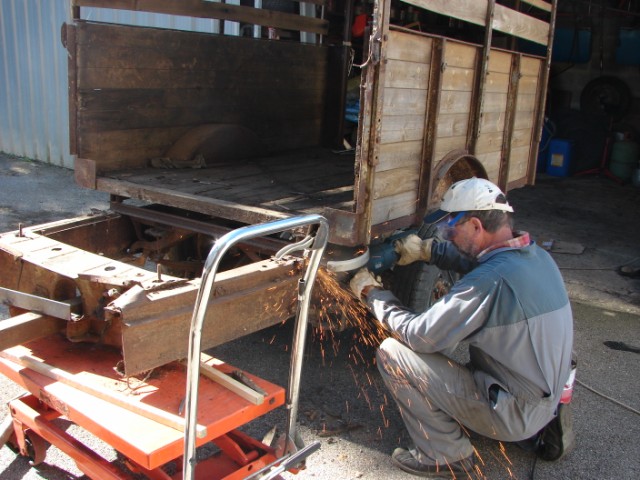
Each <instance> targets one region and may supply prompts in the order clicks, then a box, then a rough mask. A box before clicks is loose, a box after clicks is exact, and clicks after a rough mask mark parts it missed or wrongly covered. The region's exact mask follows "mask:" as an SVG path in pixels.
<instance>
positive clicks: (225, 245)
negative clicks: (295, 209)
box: [182, 215, 329, 480]
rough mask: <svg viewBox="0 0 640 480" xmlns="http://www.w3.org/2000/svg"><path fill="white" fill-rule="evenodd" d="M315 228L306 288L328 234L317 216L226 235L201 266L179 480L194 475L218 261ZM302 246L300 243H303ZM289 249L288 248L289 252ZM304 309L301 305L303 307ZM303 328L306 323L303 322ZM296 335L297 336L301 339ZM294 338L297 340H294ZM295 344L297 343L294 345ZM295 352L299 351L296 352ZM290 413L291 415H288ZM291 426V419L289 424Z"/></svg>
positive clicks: (293, 401) (191, 333)
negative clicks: (260, 241) (203, 357)
mask: <svg viewBox="0 0 640 480" xmlns="http://www.w3.org/2000/svg"><path fill="white" fill-rule="evenodd" d="M313 224H317V225H318V229H317V231H316V233H315V239H314V242H313V245H312V247H311V250H312V254H311V260H310V262H309V266H308V267H307V270H306V272H305V276H304V281H305V282H306V283H307V284H310V285H312V284H313V281H314V280H315V273H316V272H317V268H318V266H319V264H320V258H321V257H322V254H323V252H324V248H325V246H326V244H327V239H328V233H329V224H328V222H327V220H326V219H325V218H324V217H322V216H321V215H305V216H301V217H292V218H286V219H283V220H276V221H273V222H269V223H264V224H260V225H253V226H248V227H243V228H239V229H238V230H234V231H232V232H229V233H227V234H226V235H224V236H223V237H221V238H220V239H218V241H216V243H215V244H214V245H213V247H212V248H211V251H210V252H209V255H208V256H207V259H206V261H205V264H204V269H203V273H202V279H201V283H200V289H199V290H198V296H197V298H196V303H195V306H194V309H193V315H192V317H191V328H190V331H189V353H188V357H187V386H186V395H185V397H186V399H185V406H186V410H185V431H184V464H183V469H182V478H183V479H184V480H193V478H194V474H195V467H196V463H197V462H196V434H197V429H196V427H197V420H198V419H197V416H198V381H199V377H200V351H201V343H202V342H201V340H202V326H203V323H204V318H205V314H206V310H207V306H208V304H209V299H210V297H211V293H212V291H213V288H212V287H213V283H214V280H215V276H216V273H217V271H218V267H219V265H220V261H221V260H222V257H223V256H224V254H225V253H226V252H227V251H228V250H229V249H230V248H231V247H232V246H233V245H235V244H237V243H240V242H242V241H245V240H248V239H250V238H254V237H259V236H265V235H271V234H274V233H279V232H282V231H285V230H291V229H294V228H299V227H303V226H308V225H313ZM303 242H304V241H303ZM290 250H291V248H290V247H289V248H288V251H290ZM306 293H307V292H304V293H303V295H301V296H302V297H305V298H306V302H304V303H306V306H303V307H301V312H305V313H304V315H305V316H304V318H305V320H306V312H307V311H308V296H306ZM303 305H304V304H303ZM300 318H303V317H302V316H299V317H298V323H299V319H300ZM305 324H306V321H305ZM297 329H301V330H302V332H301V334H303V333H306V325H305V326H304V327H297ZM301 334H300V336H301ZM296 338H297V337H296ZM296 343H298V342H297V341H296ZM296 350H299V347H297V348H296ZM295 358H296V359H298V358H299V359H300V360H301V359H302V356H301V354H300V353H297V354H296V357H295ZM295 363H296V368H295V370H294V369H292V372H298V373H297V375H299V371H301V366H298V365H297V363H298V360H296V362H295ZM291 386H293V387H294V388H295V392H290V393H289V397H291V396H292V394H293V393H295V395H294V396H293V398H291V402H290V403H291V405H294V406H295V408H296V410H297V404H298V402H297V395H298V388H299V378H298V379H297V380H295V381H293V380H291V379H290V389H291ZM290 413H291V412H290ZM293 421H294V422H295V418H294V420H293ZM289 423H291V415H290V419H289Z"/></svg>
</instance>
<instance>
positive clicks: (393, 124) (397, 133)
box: [380, 115, 424, 144]
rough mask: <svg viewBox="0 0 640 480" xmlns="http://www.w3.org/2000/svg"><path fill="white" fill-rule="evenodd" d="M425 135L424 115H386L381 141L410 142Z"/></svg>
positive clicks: (383, 120)
mask: <svg viewBox="0 0 640 480" xmlns="http://www.w3.org/2000/svg"><path fill="white" fill-rule="evenodd" d="M423 137H424V115H404V116H402V115H385V116H383V117H382V125H381V127H380V143H381V144H387V143H396V142H410V141H414V140H421V139H422V138H423Z"/></svg>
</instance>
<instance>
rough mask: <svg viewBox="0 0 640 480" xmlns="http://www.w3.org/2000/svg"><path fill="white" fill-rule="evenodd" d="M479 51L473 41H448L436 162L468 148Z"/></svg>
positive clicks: (436, 142)
mask: <svg viewBox="0 0 640 480" xmlns="http://www.w3.org/2000/svg"><path fill="white" fill-rule="evenodd" d="M479 53H480V48H479V47H477V46H474V45H468V44H464V43H460V42H456V41H448V42H447V44H446V48H445V51H444V57H443V63H444V66H445V68H444V71H443V72H442V87H441V90H442V91H441V94H440V101H439V105H438V112H437V118H438V125H437V127H436V137H435V146H434V154H433V157H434V161H436V162H437V161H439V160H441V159H442V158H443V157H444V156H445V155H446V154H447V153H449V152H450V151H452V150H457V149H465V148H466V143H467V132H468V130H469V122H470V115H471V110H472V108H471V107H472V104H471V102H472V101H473V95H474V94H473V90H474V86H475V75H476V71H475V69H476V64H477V56H478V54H479Z"/></svg>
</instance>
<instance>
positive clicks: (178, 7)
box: [72, 0, 329, 35]
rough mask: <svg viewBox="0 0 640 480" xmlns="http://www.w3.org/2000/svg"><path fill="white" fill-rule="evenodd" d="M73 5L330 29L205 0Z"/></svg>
mask: <svg viewBox="0 0 640 480" xmlns="http://www.w3.org/2000/svg"><path fill="white" fill-rule="evenodd" d="M72 5H73V6H77V7H97V8H112V9H118V10H131V11H139V12H149V13H163V14H167V15H180V16H187V17H195V18H214V19H217V20H229V21H234V22H244V23H250V24H252V25H263V26H268V27H274V28H282V29H284V30H296V31H302V32H310V33H319V34H321V35H326V34H327V32H328V31H329V22H328V21H327V20H322V19H318V18H312V17H305V16H301V15H297V14H292V13H284V12H277V11H273V10H263V9H258V8H253V7H243V6H240V5H229V4H225V3H214V2H208V1H204V0H113V1H104V0H74V1H73V3H72Z"/></svg>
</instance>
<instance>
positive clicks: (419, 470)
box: [391, 448, 474, 478]
mask: <svg viewBox="0 0 640 480" xmlns="http://www.w3.org/2000/svg"><path fill="white" fill-rule="evenodd" d="M391 461H392V462H393V464H394V465H395V466H396V467H398V468H399V469H401V470H404V471H405V472H408V473H411V474H412V475H418V476H420V477H425V478H472V475H473V472H474V469H473V464H474V462H473V455H472V456H470V457H469V458H465V459H464V460H459V461H457V462H451V463H444V464H442V465H429V464H425V463H420V462H419V461H418V460H416V458H415V457H414V456H413V454H412V453H411V452H410V451H409V450H405V449H404V448H396V449H395V450H394V451H393V453H392V454H391Z"/></svg>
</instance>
